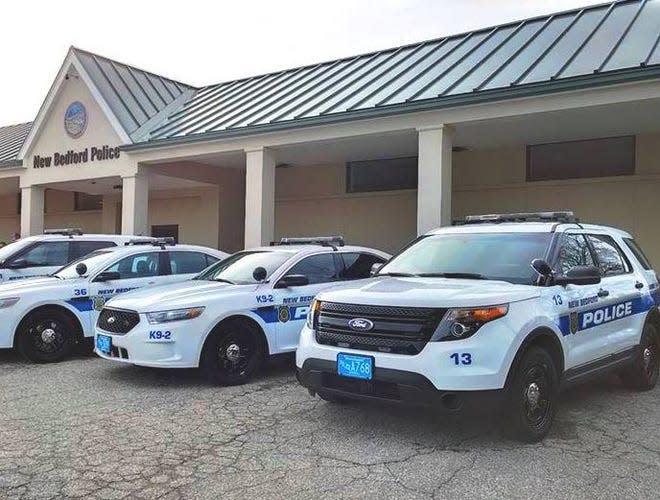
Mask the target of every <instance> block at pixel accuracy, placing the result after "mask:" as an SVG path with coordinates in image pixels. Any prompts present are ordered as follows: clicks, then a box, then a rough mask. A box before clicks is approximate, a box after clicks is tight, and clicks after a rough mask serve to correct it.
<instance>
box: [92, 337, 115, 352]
mask: <svg viewBox="0 0 660 500" xmlns="http://www.w3.org/2000/svg"><path fill="white" fill-rule="evenodd" d="M96 348H97V349H98V350H99V351H101V352H107V353H109V352H110V351H111V350H112V337H108V336H107V335H97V336H96Z"/></svg>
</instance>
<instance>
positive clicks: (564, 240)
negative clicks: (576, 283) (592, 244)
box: [554, 233, 595, 275]
mask: <svg viewBox="0 0 660 500" xmlns="http://www.w3.org/2000/svg"><path fill="white" fill-rule="evenodd" d="M593 265H595V263H594V259H593V257H592V256H591V250H589V245H587V240H586V239H585V238H584V236H583V235H581V234H567V233H564V234H563V235H562V237H561V240H560V242H559V247H558V249H557V263H556V264H555V267H554V271H555V272H556V273H558V274H561V275H565V274H566V273H567V272H568V271H570V270H571V269H573V268H574V267H576V266H593Z"/></svg>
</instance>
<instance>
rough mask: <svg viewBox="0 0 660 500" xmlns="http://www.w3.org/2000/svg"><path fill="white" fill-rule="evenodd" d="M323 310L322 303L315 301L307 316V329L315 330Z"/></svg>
mask: <svg viewBox="0 0 660 500" xmlns="http://www.w3.org/2000/svg"><path fill="white" fill-rule="evenodd" d="M320 310H321V301H320V300H316V299H314V300H313V301H312V305H311V306H310V308H309V313H308V314H307V328H309V329H310V330H315V329H316V327H317V325H318V319H319V311H320Z"/></svg>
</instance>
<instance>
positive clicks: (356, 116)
mask: <svg viewBox="0 0 660 500" xmlns="http://www.w3.org/2000/svg"><path fill="white" fill-rule="evenodd" d="M655 78H660V65H657V66H644V67H642V66H640V67H639V68H632V69H630V68H629V69H625V70H619V71H612V72H608V73H595V74H591V75H584V76H578V77H574V78H566V79H562V80H552V81H544V82H540V83H534V84H527V85H524V86H516V87H509V88H505V89H495V90H485V91H480V92H476V93H469V94H461V95H456V96H449V97H442V98H439V99H437V98H436V99H427V100H423V101H416V102H408V103H401V104H396V105H391V106H383V107H380V108H369V109H364V110H359V111H350V112H345V113H337V114H334V115H325V116H318V117H311V118H305V119H298V120H289V121H285V122H276V123H268V124H264V125H255V126H252V127H242V128H237V129H228V130H219V131H213V132H206V133H202V134H194V135H189V136H183V137H168V138H165V139H154V140H151V141H146V142H138V143H134V144H127V145H124V146H122V147H121V150H123V151H146V150H151V149H157V148H162V147H169V146H174V145H181V144H191V143H196V142H207V141H214V140H220V139H227V138H236V137H243V136H250V135H256V134H264V133H268V132H279V131H283V130H295V129H300V128H307V127H314V126H319V125H332V124H337V123H344V122H349V121H353V120H363V119H371V118H384V117H391V116H395V115H402V114H409V113H418V112H423V111H434V110H439V109H446V108H455V107H460V106H468V105H472V104H484V103H489V102H495V101H504V100H507V99H516V98H523V97H534V96H539V95H543V94H554V93H558V92H567V91H574V90H584V89H589V88H598V87H604V86H609V85H616V84H624V83H633V82H637V81H642V80H652V79H655Z"/></svg>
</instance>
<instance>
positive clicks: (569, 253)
mask: <svg viewBox="0 0 660 500" xmlns="http://www.w3.org/2000/svg"><path fill="white" fill-rule="evenodd" d="M554 255H555V257H554V264H553V266H552V268H553V272H554V274H555V276H564V275H566V274H567V273H568V271H570V270H571V269H572V268H574V267H576V266H594V265H596V261H595V259H594V257H593V254H592V250H591V247H590V246H589V244H588V243H587V239H586V237H585V235H584V234H582V233H580V232H572V231H568V232H565V233H562V234H561V235H560V236H559V237H558V241H557V245H556V247H555V253H554ZM600 288H601V287H600V285H566V286H558V285H555V286H551V287H549V288H547V289H545V290H544V293H543V295H542V301H543V307H544V308H546V310H549V311H552V316H554V318H555V320H556V322H557V324H558V325H559V328H560V330H561V332H562V335H563V336H564V341H565V344H566V346H567V352H566V358H567V362H566V368H574V367H577V366H580V365H583V364H585V363H588V362H590V361H593V360H594V359H597V358H600V357H603V356H606V355H607V354H609V353H610V350H611V348H610V346H609V339H608V336H607V333H606V332H605V331H603V328H602V326H599V325H597V324H595V323H594V321H593V311H594V310H595V309H597V308H598V307H600V302H601V301H602V298H601V297H599V292H600Z"/></svg>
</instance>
